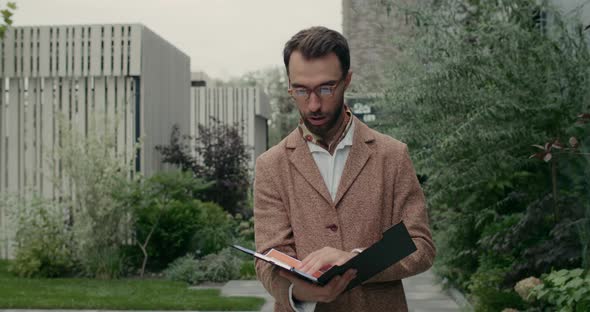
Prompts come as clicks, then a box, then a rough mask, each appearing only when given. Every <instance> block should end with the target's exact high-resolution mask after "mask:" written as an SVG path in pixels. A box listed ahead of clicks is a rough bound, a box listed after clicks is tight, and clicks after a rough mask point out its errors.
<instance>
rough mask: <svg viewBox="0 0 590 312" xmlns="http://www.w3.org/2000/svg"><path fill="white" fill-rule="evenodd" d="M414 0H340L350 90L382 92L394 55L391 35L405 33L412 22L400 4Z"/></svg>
mask: <svg viewBox="0 0 590 312" xmlns="http://www.w3.org/2000/svg"><path fill="white" fill-rule="evenodd" d="M416 1H417V0H393V1H391V2H392V4H393V5H391V6H389V9H388V5H387V4H386V2H387V1H381V0H342V30H343V34H344V36H345V37H346V38H347V40H348V44H349V47H350V54H351V69H352V71H353V81H352V84H351V88H350V91H351V92H353V93H375V92H377V93H378V92H381V90H382V86H383V80H384V79H385V76H386V71H387V69H388V65H389V64H390V63H391V62H392V60H394V59H395V58H396V55H397V54H398V51H399V49H398V47H397V46H396V45H395V44H394V38H395V36H396V35H399V34H406V33H408V32H409V31H410V30H411V28H410V26H411V23H410V21H409V19H408V18H407V16H406V14H405V13H404V12H402V11H401V10H400V9H399V6H406V5H409V4H413V3H416Z"/></svg>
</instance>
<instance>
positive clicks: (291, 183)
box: [254, 27, 435, 311]
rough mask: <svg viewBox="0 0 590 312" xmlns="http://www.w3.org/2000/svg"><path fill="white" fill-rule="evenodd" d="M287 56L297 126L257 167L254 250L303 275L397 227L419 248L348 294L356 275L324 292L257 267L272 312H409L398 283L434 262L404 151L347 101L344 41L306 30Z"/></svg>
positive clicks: (424, 216) (333, 282) (344, 277)
mask: <svg viewBox="0 0 590 312" xmlns="http://www.w3.org/2000/svg"><path fill="white" fill-rule="evenodd" d="M283 57H284V62H285V67H286V69H287V75H288V77H289V85H290V88H289V93H290V94H291V96H292V97H293V99H294V101H295V103H296V105H297V108H298V109H299V113H300V115H301V120H300V122H299V126H298V128H297V129H295V130H294V131H293V132H292V133H291V134H289V135H288V136H287V137H286V138H285V139H284V140H283V141H281V142H280V143H279V144H277V145H276V146H274V147H273V148H271V149H270V150H268V151H267V152H266V153H264V154H262V155H261V156H260V157H259V158H258V159H257V161H256V177H255V182H254V216H255V220H256V221H255V237H256V249H257V251H258V252H260V253H265V252H267V251H268V250H269V249H271V248H274V249H277V250H279V251H282V252H284V253H286V254H289V255H290V256H293V257H295V258H298V259H303V260H302V261H303V262H302V267H301V268H300V269H301V270H303V271H305V272H307V273H313V272H316V271H317V270H318V269H320V268H322V267H324V266H325V265H338V264H342V263H344V262H346V261H348V260H349V259H350V258H352V257H354V256H355V255H357V254H358V253H359V252H362V250H363V248H366V247H368V246H370V245H372V244H373V243H375V242H376V241H378V240H379V239H381V236H382V233H383V232H384V231H385V230H387V229H388V228H389V227H391V226H392V225H393V224H397V223H398V222H400V221H402V220H403V221H404V223H405V225H406V226H407V228H408V231H409V232H410V235H411V236H412V239H413V240H414V243H415V244H416V246H417V247H418V250H417V251H416V252H414V253H413V254H412V255H410V256H409V257H407V258H405V259H404V260H402V261H400V262H399V263H397V264H395V265H393V266H391V267H389V268H388V269H386V270H385V271H383V272H381V273H379V274H378V275H376V276H375V277H373V278H372V279H370V280H369V281H367V282H365V283H364V284H362V285H360V286H358V287H355V288H354V289H352V290H350V291H347V292H344V290H345V288H346V286H347V285H348V283H349V282H350V281H351V280H352V279H354V277H355V272H354V271H353V270H349V271H348V272H346V273H345V274H343V275H342V276H339V277H336V278H334V279H332V280H331V281H330V283H328V284H327V285H325V286H323V287H320V286H317V285H313V284H311V283H307V282H305V281H303V280H301V279H298V278H297V277H295V276H294V275H291V274H290V273H287V272H285V271H282V270H279V269H277V268H276V267H274V266H272V265H269V264H267V263H265V262H263V261H257V262H256V273H257V276H258V278H259V279H260V281H261V282H262V284H263V285H264V287H265V288H266V289H267V290H268V291H269V292H270V294H271V295H272V296H273V297H274V298H275V299H276V303H275V311H294V310H295V311H314V310H315V311H407V306H406V300H405V295H404V291H403V287H402V283H401V279H402V278H406V277H408V276H411V275H414V274H417V273H420V272H422V271H425V270H427V269H428V268H429V267H430V266H431V265H432V262H433V260H434V255H435V248H434V245H433V243H432V238H431V234H430V230H429V227H428V217H427V214H426V209H425V201H424V195H423V193H422V190H421V188H420V185H419V183H418V180H417V178H416V174H415V171H414V168H413V166H412V162H411V160H410V157H409V155H408V151H407V147H406V145H405V144H403V143H401V142H399V141H396V140H394V139H392V138H391V137H389V136H385V135H383V134H380V133H378V132H376V131H374V130H372V129H370V128H369V127H367V126H366V125H365V124H363V123H362V122H361V121H360V120H358V119H357V118H355V117H354V116H353V115H352V114H351V112H350V110H349V109H348V107H347V106H346V105H345V104H344V91H345V90H346V89H347V88H348V86H349V84H350V81H351V78H352V72H351V71H350V55H349V50H348V43H347V42H346V39H345V38H344V37H343V36H342V35H341V34H339V33H338V32H335V31H333V30H330V29H327V28H324V27H312V28H309V29H305V30H302V31H300V32H298V33H297V34H295V36H293V37H292V38H291V39H290V40H289V41H288V42H287V43H286V44H285V48H284V52H283ZM391 248H396V246H391Z"/></svg>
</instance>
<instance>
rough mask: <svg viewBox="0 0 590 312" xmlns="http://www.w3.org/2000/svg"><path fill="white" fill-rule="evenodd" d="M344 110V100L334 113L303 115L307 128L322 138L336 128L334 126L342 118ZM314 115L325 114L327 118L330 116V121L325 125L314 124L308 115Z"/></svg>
mask: <svg viewBox="0 0 590 312" xmlns="http://www.w3.org/2000/svg"><path fill="white" fill-rule="evenodd" d="M343 111H344V102H343V103H342V104H341V105H340V106H338V108H337V110H336V111H335V112H334V113H333V114H329V115H325V114H309V115H307V116H305V117H303V118H302V119H303V123H305V126H306V127H307V129H309V131H311V132H312V133H313V134H315V135H317V136H320V137H321V138H324V137H325V136H326V135H327V134H328V132H330V131H331V130H333V129H334V127H336V126H337V123H338V120H339V119H340V116H341V115H342V113H343ZM312 116H324V117H326V118H328V122H327V123H326V124H324V125H321V126H314V125H312V124H311V123H310V122H309V120H308V119H307V118H308V117H312Z"/></svg>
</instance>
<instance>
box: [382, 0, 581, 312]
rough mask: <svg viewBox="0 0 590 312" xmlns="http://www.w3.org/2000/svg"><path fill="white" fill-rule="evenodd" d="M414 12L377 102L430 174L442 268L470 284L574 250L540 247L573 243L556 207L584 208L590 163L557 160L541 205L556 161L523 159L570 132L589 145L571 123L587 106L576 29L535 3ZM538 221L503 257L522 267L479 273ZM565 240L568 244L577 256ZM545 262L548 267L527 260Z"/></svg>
mask: <svg viewBox="0 0 590 312" xmlns="http://www.w3.org/2000/svg"><path fill="white" fill-rule="evenodd" d="M409 13H410V14H411V15H412V16H413V17H414V19H415V21H416V24H417V27H416V28H415V30H414V32H413V33H412V35H413V37H412V38H406V40H405V41H404V40H402V41H404V42H405V45H404V46H403V51H404V53H403V54H402V56H401V58H400V59H399V60H397V62H395V64H394V66H393V69H394V71H393V72H392V73H391V77H392V79H391V81H390V83H389V88H388V91H387V92H386V95H385V100H384V101H383V104H382V107H381V110H382V112H383V115H384V117H383V118H385V119H388V121H389V122H388V126H384V127H382V128H381V130H383V131H385V132H387V133H389V134H391V135H392V136H394V137H397V138H400V139H401V140H403V141H405V142H407V143H408V144H409V146H410V148H411V150H412V156H413V158H414V162H415V165H416V169H417V171H418V172H419V173H421V174H425V175H427V176H428V182H427V183H426V185H425V192H426V195H427V198H428V205H429V209H430V215H431V218H432V225H433V228H434V232H435V240H436V242H437V245H438V250H439V253H438V259H437V269H438V270H439V272H440V273H441V274H443V275H445V276H446V277H448V278H449V279H450V280H451V281H453V282H454V283H456V284H457V285H459V286H461V287H463V288H464V289H468V286H469V285H472V284H473V283H476V282H478V281H477V280H476V279H477V278H478V276H480V277H481V276H485V275H486V274H488V275H489V274H491V272H495V273H493V274H496V275H494V276H495V277H494V280H497V281H502V282H505V281H506V280H507V278H508V277H507V276H505V274H507V273H508V272H515V271H518V270H521V269H522V270H524V271H522V272H521V273H519V274H525V273H529V274H530V273H532V272H534V268H538V270H539V271H546V270H548V268H550V266H551V265H557V264H558V263H561V261H562V260H564V259H565V258H566V257H570V256H571V255H570V254H568V253H567V252H563V253H561V252H558V255H557V257H556V258H555V259H553V260H551V259H549V256H550V254H549V255H548V254H547V253H545V254H543V252H542V250H543V248H542V247H541V246H542V245H543V244H544V242H543V241H548V242H547V244H549V241H551V240H554V241H552V243H557V242H562V240H563V239H566V236H567V240H568V242H569V241H570V240H571V239H572V235H573V238H574V239H576V236H575V233H572V232H571V231H564V230H565V229H564V228H561V230H560V228H559V226H563V225H564V224H562V223H563V222H568V220H566V216H565V215H564V218H563V219H560V220H555V219H554V218H553V212H554V210H553V208H554V206H553V205H559V206H560V207H563V208H562V209H564V211H570V212H569V213H568V214H569V215H577V216H578V218H579V216H580V213H582V214H583V211H584V210H585V209H586V208H587V202H588V190H589V187H588V183H587V182H585V181H584V176H586V177H587V174H588V170H589V169H588V168H589V166H588V161H587V159H586V158H579V159H577V160H569V159H567V160H566V159H565V158H564V159H563V160H562V161H559V162H557V163H556V171H555V172H557V177H556V181H557V184H558V185H559V188H560V189H561V192H562V193H563V195H564V196H561V198H562V199H563V200H560V201H559V202H557V203H554V202H553V201H552V200H550V201H549V202H547V201H546V200H544V198H547V196H548V195H547V194H550V193H552V192H551V190H552V184H553V183H552V170H551V168H550V167H549V166H547V165H546V164H544V163H543V162H542V161H538V160H536V159H529V156H530V154H531V153H532V152H534V148H532V147H531V145H532V144H539V143H541V142H553V141H554V140H560V141H561V142H567V141H568V138H569V137H570V136H571V135H572V133H573V132H577V134H576V137H578V138H584V142H583V143H582V144H581V146H584V145H585V144H590V143H587V142H586V141H588V140H587V139H586V138H588V134H589V132H588V128H587V127H586V128H583V127H581V126H580V125H575V123H574V122H575V121H576V118H577V116H578V115H579V114H580V113H585V112H588V111H589V104H590V53H589V49H588V39H587V37H586V34H585V33H584V32H583V29H582V28H581V27H578V25H575V24H570V23H568V24H566V23H565V21H564V20H563V19H562V18H561V17H560V15H559V13H558V12H557V11H554V10H552V9H551V8H550V7H547V6H544V5H540V4H538V2H537V1H533V0H516V1H460V0H447V1H434V2H432V3H429V4H428V5H425V6H424V7H420V8H418V9H416V10H413V11H411V12H409ZM586 180H587V179H586ZM566 195H567V196H566ZM549 198H550V199H551V196H549ZM572 199H573V200H572ZM533 211H534V214H536V216H534V215H532V214H531V213H533ZM525 216H528V217H525ZM535 217H537V218H539V220H537V221H538V222H537V223H535V224H536V225H538V226H539V228H533V229H531V228H530V227H527V230H528V231H538V233H537V235H530V236H528V235H527V236H525V237H526V239H527V240H529V241H528V242H527V243H525V242H522V241H521V243H524V244H525V246H520V247H519V249H511V250H510V253H509V256H511V257H514V262H515V263H520V264H526V263H528V264H529V265H528V266H526V267H520V268H508V269H509V270H507V268H506V267H505V266H504V267H497V266H489V267H490V270H489V271H483V272H482V270H481V268H482V265H483V264H484V263H486V262H487V261H488V257H490V256H491V255H490V254H489V253H488V252H487V249H486V248H488V247H490V245H489V243H490V242H491V241H495V242H499V241H502V240H503V239H504V240H510V238H511V235H513V234H514V231H518V229H519V228H522V226H523V225H522V222H525V223H526V222H529V223H530V222H532V221H526V220H528V219H527V218H535ZM586 217H589V215H587V216H586ZM521 218H523V219H522V220H524V221H522V222H520V219H521ZM576 220H578V219H569V221H570V222H574V221H576ZM508 229H509V230H508ZM566 234H567V235H566ZM503 235H504V236H503ZM564 235H566V236H564ZM520 238H522V237H518V236H515V237H512V239H513V240H519V239H520ZM526 244H528V245H526ZM573 244H574V245H571V246H576V247H578V253H577V255H576V257H574V258H575V259H574V260H573V263H569V265H580V253H579V246H580V241H577V242H575V241H574V242H573ZM492 245H494V244H492ZM568 246H569V247H568ZM571 246H570V245H566V246H564V248H565V247H567V248H568V250H572V251H575V247H571ZM534 248H537V249H536V250H535V249H534ZM538 248H541V249H538ZM572 248H573V249H572ZM525 250H528V253H527V252H525ZM562 251H563V250H562ZM533 255H534V257H535V258H534V259H529V260H530V261H527V259H525V258H526V257H527V256H533ZM543 256H545V258H543ZM540 259H545V260H547V261H548V262H547V263H545V264H543V266H535V265H533V263H534V262H535V261H537V260H540ZM545 260H543V261H545ZM503 265H508V264H506V263H505V264H503ZM475 272H478V274H476V275H473V273H475ZM497 274H500V275H497ZM484 288H485V287H484ZM484 288H481V289H484ZM504 303H505V302H504ZM495 308H499V307H495ZM493 309H494V308H492V310H493Z"/></svg>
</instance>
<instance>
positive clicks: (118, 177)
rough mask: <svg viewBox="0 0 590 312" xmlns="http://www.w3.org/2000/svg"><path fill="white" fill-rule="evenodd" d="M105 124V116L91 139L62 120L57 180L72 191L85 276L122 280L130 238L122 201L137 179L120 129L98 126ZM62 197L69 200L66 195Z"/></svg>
mask: <svg viewBox="0 0 590 312" xmlns="http://www.w3.org/2000/svg"><path fill="white" fill-rule="evenodd" d="M117 118H118V117H117ZM117 118H115V121H116V120H117ZM101 119H102V116H100V117H96V121H94V122H92V123H90V126H89V127H88V129H87V131H86V133H80V132H79V131H77V130H76V129H77V128H76V127H75V126H73V125H71V123H70V122H67V119H66V118H64V117H63V116H62V117H61V118H60V119H59V125H60V134H61V144H60V146H59V147H58V148H56V153H57V155H58V157H59V159H60V163H59V165H61V168H62V171H63V176H62V177H59V176H56V177H54V179H55V184H56V185H57V186H62V185H63V183H62V181H65V180H68V181H71V183H72V185H73V188H72V191H73V196H72V205H71V207H69V211H68V218H69V220H68V222H69V223H70V224H71V229H72V232H73V233H72V238H73V242H74V250H75V254H74V257H75V258H76V259H77V260H78V263H79V266H80V270H81V271H82V272H81V273H82V274H83V275H86V276H91V277H99V278H117V277H119V276H120V275H121V274H122V273H123V272H121V270H122V269H123V268H124V265H122V264H121V263H122V261H123V259H121V258H120V255H121V253H120V249H121V248H122V246H123V245H124V244H125V242H126V241H127V240H128V239H129V238H130V237H131V232H130V230H129V229H130V220H131V218H130V215H131V210H130V206H128V205H126V203H125V202H123V201H121V200H120V197H121V196H122V194H125V193H126V192H127V190H128V189H129V188H130V187H131V185H132V184H130V183H129V182H128V181H129V179H133V176H132V175H131V173H132V172H133V170H134V169H133V168H134V165H133V161H131V162H127V161H126V160H133V159H134V157H133V155H132V154H131V153H130V154H125V153H121V152H120V151H119V152H117V149H116V141H115V138H116V135H115V131H114V129H115V127H111V125H112V124H111V123H112V122H115V121H109V120H106V121H104V122H100V123H101V124H102V125H100V126H97V124H99V122H98V120H101ZM102 120H104V119H102ZM103 127H104V128H103ZM57 165H58V164H55V166H57ZM55 171H56V172H58V170H55ZM68 191H69V190H68ZM62 193H63V194H68V192H66V191H65V190H62ZM106 255H108V256H115V257H116V259H117V260H116V261H114V260H113V258H111V257H106Z"/></svg>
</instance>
